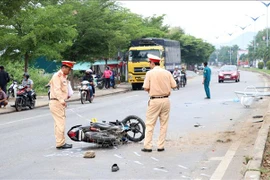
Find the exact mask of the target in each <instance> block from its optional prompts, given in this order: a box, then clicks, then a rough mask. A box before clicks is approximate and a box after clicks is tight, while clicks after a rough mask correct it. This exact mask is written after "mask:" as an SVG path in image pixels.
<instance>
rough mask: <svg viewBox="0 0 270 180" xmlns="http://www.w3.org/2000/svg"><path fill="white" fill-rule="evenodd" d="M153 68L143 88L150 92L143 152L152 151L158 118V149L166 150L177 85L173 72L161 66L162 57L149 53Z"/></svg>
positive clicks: (147, 74)
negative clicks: (172, 100)
mask: <svg viewBox="0 0 270 180" xmlns="http://www.w3.org/2000/svg"><path fill="white" fill-rule="evenodd" d="M148 59H149V62H150V68H151V70H150V71H148V72H147V73H146V76H145V80H144V84H143V88H144V90H145V91H147V92H148V93H149V96H150V100H149V101H148V107H147V112H146V121H145V124H146V131H145V140H144V148H143V149H142V151H143V152H152V137H153V131H154V127H155V124H156V122H157V118H159V120H160V134H159V139H158V149H157V150H158V151H164V150H165V149H164V146H165V138H166V133H167V127H168V121H169V113H170V100H169V96H170V94H171V89H172V88H175V87H176V82H175V80H174V79H173V76H172V74H171V73H170V72H169V71H167V70H165V69H163V68H161V67H160V58H159V57H157V56H154V55H151V54H149V55H148Z"/></svg>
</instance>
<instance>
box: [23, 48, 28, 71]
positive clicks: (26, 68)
mask: <svg viewBox="0 0 270 180" xmlns="http://www.w3.org/2000/svg"><path fill="white" fill-rule="evenodd" d="M28 61H29V54H28V52H26V53H25V55H24V72H27V71H28Z"/></svg>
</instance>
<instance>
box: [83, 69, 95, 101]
mask: <svg viewBox="0 0 270 180" xmlns="http://www.w3.org/2000/svg"><path fill="white" fill-rule="evenodd" d="M92 74H93V71H92V69H87V70H86V71H85V76H84V77H83V79H82V80H83V81H89V82H90V87H89V89H90V97H91V98H92V97H94V96H95V91H96V90H95V84H94V78H93V76H92Z"/></svg>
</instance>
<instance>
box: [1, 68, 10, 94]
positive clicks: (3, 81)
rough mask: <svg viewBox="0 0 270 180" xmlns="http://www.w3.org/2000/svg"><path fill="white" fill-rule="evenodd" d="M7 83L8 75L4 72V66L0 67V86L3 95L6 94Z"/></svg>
mask: <svg viewBox="0 0 270 180" xmlns="http://www.w3.org/2000/svg"><path fill="white" fill-rule="evenodd" d="M9 81H10V77H9V74H8V73H7V72H6V71H5V68H4V66H0V86H1V88H2V90H3V91H4V92H5V93H7V83H8V82H9Z"/></svg>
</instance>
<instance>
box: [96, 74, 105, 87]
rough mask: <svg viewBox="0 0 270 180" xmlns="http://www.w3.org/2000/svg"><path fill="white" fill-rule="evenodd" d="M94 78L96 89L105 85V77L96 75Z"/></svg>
mask: <svg viewBox="0 0 270 180" xmlns="http://www.w3.org/2000/svg"><path fill="white" fill-rule="evenodd" d="M96 79H97V87H98V89H103V88H104V86H105V78H103V77H99V76H97V77H96Z"/></svg>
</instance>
